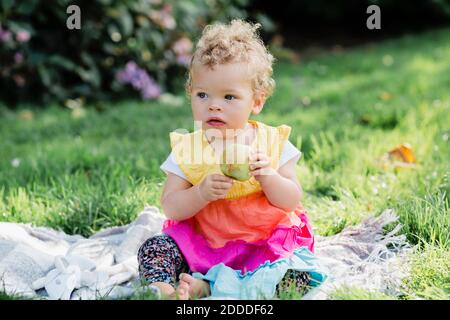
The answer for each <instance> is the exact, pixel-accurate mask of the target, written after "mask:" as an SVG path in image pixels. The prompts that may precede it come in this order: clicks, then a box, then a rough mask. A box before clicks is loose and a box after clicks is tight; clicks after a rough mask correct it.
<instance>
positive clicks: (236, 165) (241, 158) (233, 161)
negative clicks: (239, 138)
mask: <svg viewBox="0 0 450 320" xmlns="http://www.w3.org/2000/svg"><path fill="white" fill-rule="evenodd" d="M249 155H250V147H249V146H247V145H245V144H239V143H233V144H230V145H228V146H227V147H226V148H225V150H224V151H223V152H222V156H221V163H220V170H221V171H222V173H223V174H224V175H226V176H227V177H230V178H232V179H235V180H239V181H246V180H248V179H250V178H251V174H250V165H249Z"/></svg>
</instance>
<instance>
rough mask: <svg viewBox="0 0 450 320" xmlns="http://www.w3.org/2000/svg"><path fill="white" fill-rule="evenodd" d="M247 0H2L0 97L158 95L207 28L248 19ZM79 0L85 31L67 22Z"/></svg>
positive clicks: (174, 81)
mask: <svg viewBox="0 0 450 320" xmlns="http://www.w3.org/2000/svg"><path fill="white" fill-rule="evenodd" d="M247 2H248V0H189V1H176V0H95V1H92V0H90V1H69V0H55V1H52V2H51V4H50V3H49V2H47V1H39V0H21V1H15V0H2V1H1V2H0V61H1V68H0V88H1V90H0V100H3V101H6V102H7V103H8V104H9V105H12V104H16V103H18V102H24V101H30V100H32V101H33V102H43V103H48V102H50V101H54V100H57V101H66V102H67V101H75V99H78V101H83V100H97V101H98V100H106V99H112V98H115V97H121V96H125V95H130V94H134V95H141V97H142V98H144V99H152V98H155V97H157V96H159V95H160V94H161V92H165V91H173V90H174V88H177V87H182V83H181V81H182V78H183V76H184V75H185V72H186V65H187V64H188V62H189V59H190V55H191V50H192V47H193V43H194V42H195V39H196V38H197V37H198V36H199V35H200V33H201V30H202V29H203V27H204V26H205V25H206V24H208V23H210V22H212V21H226V20H228V19H230V18H234V17H242V18H245V16H246V13H245V10H244V7H245V6H246V5H247ZM73 4H75V5H78V6H79V8H80V9H81V29H79V30H77V29H73V30H69V29H68V28H67V27H66V20H67V19H68V18H69V16H70V15H71V14H72V12H69V13H67V12H66V10H67V8H68V7H69V6H70V5H73ZM131 88H133V89H134V90H133V89H131ZM130 89H131V90H130ZM68 99H71V100H68Z"/></svg>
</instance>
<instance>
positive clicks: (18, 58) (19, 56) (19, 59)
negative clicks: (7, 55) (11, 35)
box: [14, 52, 23, 64]
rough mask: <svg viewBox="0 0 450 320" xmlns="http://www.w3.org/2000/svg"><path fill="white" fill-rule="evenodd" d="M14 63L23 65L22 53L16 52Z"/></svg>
mask: <svg viewBox="0 0 450 320" xmlns="http://www.w3.org/2000/svg"><path fill="white" fill-rule="evenodd" d="M14 62H15V63H16V64H21V63H22V62H23V54H22V53H21V52H16V53H15V54H14Z"/></svg>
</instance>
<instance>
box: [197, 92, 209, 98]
mask: <svg viewBox="0 0 450 320" xmlns="http://www.w3.org/2000/svg"><path fill="white" fill-rule="evenodd" d="M207 96H208V95H207V94H206V93H204V92H199V93H197V97H199V98H200V99H205V98H206V97H207Z"/></svg>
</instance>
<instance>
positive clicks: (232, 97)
mask: <svg viewBox="0 0 450 320" xmlns="http://www.w3.org/2000/svg"><path fill="white" fill-rule="evenodd" d="M233 99H236V97H235V96H233V95H231V94H227V95H226V96H225V100H233Z"/></svg>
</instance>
